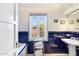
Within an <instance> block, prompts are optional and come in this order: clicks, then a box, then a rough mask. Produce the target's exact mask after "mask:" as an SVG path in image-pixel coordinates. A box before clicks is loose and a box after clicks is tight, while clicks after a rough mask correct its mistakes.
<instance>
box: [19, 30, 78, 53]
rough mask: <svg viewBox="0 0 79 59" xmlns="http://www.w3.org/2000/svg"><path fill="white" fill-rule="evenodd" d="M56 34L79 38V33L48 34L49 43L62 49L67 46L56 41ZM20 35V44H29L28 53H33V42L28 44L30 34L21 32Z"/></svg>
mask: <svg viewBox="0 0 79 59" xmlns="http://www.w3.org/2000/svg"><path fill="white" fill-rule="evenodd" d="M54 34H57V35H63V36H66V34H71V35H72V36H73V37H78V38H79V32H52V31H50V32H48V42H51V43H55V44H58V45H59V47H62V48H63V47H65V46H67V45H66V44H65V43H63V42H62V41H60V40H56V39H58V38H56V37H55V36H54ZM18 35H19V36H18V38H19V40H18V41H19V42H20V43H27V44H28V53H33V42H28V32H19V33H18ZM60 49H61V48H60ZM63 50H64V48H63Z"/></svg>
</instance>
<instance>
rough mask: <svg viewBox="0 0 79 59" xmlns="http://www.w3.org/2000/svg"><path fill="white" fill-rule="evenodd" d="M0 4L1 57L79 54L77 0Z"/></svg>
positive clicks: (78, 11) (78, 6) (78, 9)
mask: <svg viewBox="0 0 79 59" xmlns="http://www.w3.org/2000/svg"><path fill="white" fill-rule="evenodd" d="M0 7H3V8H1V9H0V56H1V55H3V56H6V55H8V56H79V3H50V4H48V3H47V4H44V3H41V4H39V3H38V4H28V3H15V4H14V3H2V4H1V3H0ZM7 14H8V15H7ZM6 20H7V21H6ZM39 24H41V25H39ZM39 27H40V28H39ZM5 29H6V30H5ZM5 33H6V34H5ZM4 36H5V37H4ZM2 39H3V40H2ZM3 42H4V43H5V44H4V43H3ZM6 42H7V43H6Z"/></svg>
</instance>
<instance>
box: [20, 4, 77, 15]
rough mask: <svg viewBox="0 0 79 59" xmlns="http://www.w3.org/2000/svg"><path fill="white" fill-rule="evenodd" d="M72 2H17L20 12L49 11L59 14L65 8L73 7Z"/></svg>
mask: <svg viewBox="0 0 79 59" xmlns="http://www.w3.org/2000/svg"><path fill="white" fill-rule="evenodd" d="M74 5H77V4H73V3H53V4H25V3H20V4H19V11H20V12H22V13H28V12H30V13H50V14H52V15H57V14H58V15H61V14H62V13H63V12H65V11H66V10H67V9H69V8H71V7H73V6H74Z"/></svg>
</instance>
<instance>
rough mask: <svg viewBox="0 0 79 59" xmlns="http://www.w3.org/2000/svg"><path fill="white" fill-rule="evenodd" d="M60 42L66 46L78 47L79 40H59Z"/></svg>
mask: <svg viewBox="0 0 79 59" xmlns="http://www.w3.org/2000/svg"><path fill="white" fill-rule="evenodd" d="M61 40H62V41H63V42H65V43H67V44H70V45H75V46H79V40H72V39H61Z"/></svg>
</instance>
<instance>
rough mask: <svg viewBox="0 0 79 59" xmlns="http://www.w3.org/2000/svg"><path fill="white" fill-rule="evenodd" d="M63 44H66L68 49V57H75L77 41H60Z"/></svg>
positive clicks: (78, 43)
mask: <svg viewBox="0 0 79 59" xmlns="http://www.w3.org/2000/svg"><path fill="white" fill-rule="evenodd" d="M61 40H62V41H63V42H65V43H67V44H68V48H69V55H70V56H76V46H79V40H73V39H66V38H65V39H64V38H63V39H61Z"/></svg>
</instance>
